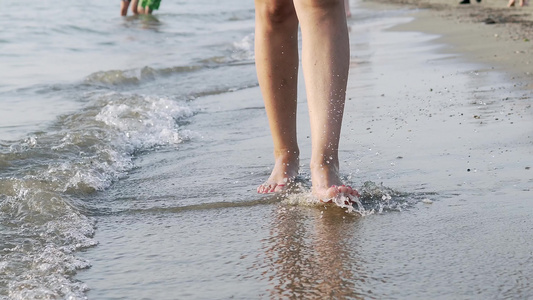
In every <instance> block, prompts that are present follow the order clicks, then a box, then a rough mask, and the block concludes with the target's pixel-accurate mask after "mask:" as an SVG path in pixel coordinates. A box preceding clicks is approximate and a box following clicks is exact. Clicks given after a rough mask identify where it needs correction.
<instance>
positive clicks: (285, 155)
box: [274, 148, 300, 162]
mask: <svg viewBox="0 0 533 300" xmlns="http://www.w3.org/2000/svg"><path fill="white" fill-rule="evenodd" d="M274 158H275V159H276V161H278V160H282V161H284V162H294V161H296V162H298V161H299V158H300V150H299V149H298V148H296V149H292V150H291V149H280V150H274Z"/></svg>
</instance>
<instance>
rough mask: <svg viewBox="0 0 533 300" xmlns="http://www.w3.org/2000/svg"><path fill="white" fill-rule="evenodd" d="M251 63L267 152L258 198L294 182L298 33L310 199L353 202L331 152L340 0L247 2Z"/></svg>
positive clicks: (336, 135) (339, 94) (337, 98)
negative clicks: (270, 153)
mask: <svg viewBox="0 0 533 300" xmlns="http://www.w3.org/2000/svg"><path fill="white" fill-rule="evenodd" d="M255 9H256V27H255V28H256V29H255V49H256V53H255V60H256V68H257V77H258V80H259V85H260V87H261V92H262V95H263V99H264V102H265V109H266V112H267V116H268V120H269V126H270V132H271V134H272V139H273V144H274V159H275V163H274V169H273V170H272V173H271V175H270V177H269V179H268V180H267V181H266V182H265V183H264V184H262V185H261V186H259V187H258V189H257V191H258V192H259V193H270V192H279V191H282V190H283V189H284V188H285V187H286V184H287V183H290V182H291V181H292V180H294V177H295V176H296V175H297V174H298V166H299V160H298V156H299V148H298V144H297V138H296V135H297V134H296V98H297V92H296V91H297V81H298V79H297V76H298V25H299V24H300V27H301V33H302V66H303V73H304V78H305V85H306V92H307V101H308V110H309V116H310V121H311V138H312V140H311V143H312V146H311V151H312V153H311V164H310V169H311V181H312V192H313V194H314V195H315V196H316V197H318V198H319V199H320V200H322V201H325V202H328V201H330V200H331V199H332V198H334V197H337V196H339V195H345V196H348V197H352V196H357V195H358V194H357V191H355V190H354V189H352V188H351V187H348V186H343V183H342V180H341V178H340V175H339V158H338V148H339V139H340V132H341V125H342V118H343V112H344V102H345V94H346V83H347V79H348V68H349V61H350V49H349V41H348V28H347V24H346V10H345V5H344V0H305V1H293V0H255Z"/></svg>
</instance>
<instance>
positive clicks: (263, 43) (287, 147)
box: [255, 0, 299, 193]
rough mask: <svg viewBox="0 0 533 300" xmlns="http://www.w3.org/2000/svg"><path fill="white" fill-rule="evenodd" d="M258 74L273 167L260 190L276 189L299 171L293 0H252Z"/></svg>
mask: <svg viewBox="0 0 533 300" xmlns="http://www.w3.org/2000/svg"><path fill="white" fill-rule="evenodd" d="M255 7H256V11H255V13H256V18H255V20H256V26H255V49H256V52H255V61H256V68H257V77H258V80H259V85H260V87H261V92H262V94H263V99H264V102H265V108H266V112H267V116H268V121H269V125H270V131H271V134H272V139H273V142H274V159H275V164H274V169H273V170H272V173H271V175H270V177H269V178H268V180H267V181H266V182H265V183H264V184H262V185H261V186H259V187H258V188H257V191H258V192H259V193H270V192H278V191H281V190H283V187H284V185H285V184H286V183H287V182H288V181H290V180H292V179H294V177H296V175H298V168H299V160H298V157H299V148H298V143H297V138H296V97H297V83H298V78H297V77H298V18H297V16H296V12H295V10H294V4H293V2H292V0H255Z"/></svg>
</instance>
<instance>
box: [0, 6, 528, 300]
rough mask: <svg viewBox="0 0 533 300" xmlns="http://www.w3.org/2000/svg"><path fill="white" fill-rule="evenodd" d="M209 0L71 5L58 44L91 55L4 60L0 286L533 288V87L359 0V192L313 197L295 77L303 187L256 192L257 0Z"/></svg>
mask: <svg viewBox="0 0 533 300" xmlns="http://www.w3.org/2000/svg"><path fill="white" fill-rule="evenodd" d="M217 3H218V2H216V3H215V2H213V1H207V0H206V1H197V2H194V3H189V2H175V3H170V2H168V6H167V2H162V7H161V10H160V11H158V12H157V13H156V15H154V17H153V18H134V17H128V18H120V17H117V16H116V13H117V10H118V3H116V4H117V5H110V4H108V3H105V2H104V1H96V3H95V8H93V9H95V10H96V9H98V10H100V11H103V12H104V13H102V14H96V15H92V14H90V11H88V12H87V11H84V10H83V9H82V8H81V7H76V6H72V7H71V8H69V9H68V10H67V11H68V13H66V14H65V16H67V17H65V20H63V21H54V22H57V24H56V23H48V25H49V27H47V28H45V29H43V31H44V32H46V33H48V34H50V35H52V37H53V39H54V40H58V41H61V43H63V44H67V43H72V41H71V40H69V39H67V38H66V37H70V36H71V35H72V33H68V30H70V29H72V28H73V26H74V25H72V24H73V23H75V22H73V21H72V20H76V19H81V18H80V16H79V14H84V13H85V14H86V15H85V16H90V17H88V18H89V21H92V22H90V23H91V25H86V27H87V28H85V29H84V30H81V31H82V32H85V33H83V34H82V36H81V37H78V38H80V40H84V41H86V43H88V44H89V45H88V46H85V47H84V46H83V45H84V44H82V43H80V42H78V43H74V44H76V45H78V46H79V48H80V49H78V50H77V51H79V52H81V53H82V54H83V55H81V54H80V56H78V55H77V54H72V55H65V61H67V62H68V61H75V62H80V63H79V64H78V67H79V69H72V70H70V69H69V68H67V67H64V69H61V68H53V70H54V72H51V73H50V74H49V75H47V76H44V75H40V74H39V72H43V68H44V69H46V68H48V67H50V66H55V65H56V64H57V63H56V62H54V61H53V60H52V59H50V60H45V61H41V60H37V62H33V63H28V66H27V69H17V68H15V65H16V63H15V62H13V60H9V59H8V58H6V57H2V58H0V62H1V63H2V64H3V65H6V66H8V67H10V70H13V71H12V72H15V73H14V74H15V75H16V74H18V75H17V76H18V77H17V76H13V78H12V80H11V81H9V80H3V81H2V82H4V84H3V85H2V86H1V87H0V95H1V96H2V98H1V99H2V100H0V101H1V103H2V104H5V105H6V107H9V108H10V109H11V112H10V113H8V112H7V111H6V110H2V111H3V114H5V115H8V116H10V117H11V119H10V120H15V119H18V120H22V121H21V122H20V123H14V122H13V121H7V120H8V119H5V118H2V119H1V121H0V122H3V123H2V124H1V126H0V132H1V133H2V139H1V141H0V143H1V145H0V146H1V147H2V148H1V149H2V151H1V153H0V168H1V169H0V171H1V173H0V189H1V196H0V237H1V238H0V299H2V298H5V299H37V298H41V299H58V298H59V299H60V298H70V299H83V298H88V299H500V298H505V299H507V298H510V299H527V298H531V297H533V282H532V280H531V278H533V269H532V268H531V267H530V265H531V264H532V263H533V250H532V249H533V242H531V239H530V238H529V237H530V236H532V234H533V226H532V225H531V224H532V222H531V212H532V211H533V204H532V202H531V200H532V193H531V188H532V187H533V173H532V172H533V171H532V170H531V167H532V164H533V162H532V161H531V157H532V154H533V153H532V152H533V151H532V150H531V149H533V148H532V147H531V146H532V143H533V131H532V128H533V110H532V108H531V96H532V93H531V91H528V90H523V89H521V88H520V84H519V83H518V84H517V83H516V82H512V81H511V80H510V79H509V78H508V77H507V74H506V73H505V72H503V71H502V70H498V69H495V68H493V67H492V66H485V65H478V64H473V63H471V62H468V61H466V60H465V59H464V58H463V57H461V56H460V55H459V54H457V53H454V52H453V49H449V48H448V47H447V46H446V45H443V44H439V43H438V41H436V39H437V37H436V36H432V35H427V34H422V33H419V32H402V31H395V30H393V27H394V25H397V24H401V23H404V22H408V21H409V20H410V17H409V15H408V14H407V11H403V10H383V11H374V10H370V9H368V8H366V7H364V6H363V5H361V3H359V2H356V1H352V3H351V5H352V12H353V13H354V16H353V17H352V18H351V19H350V21H349V25H350V28H351V31H350V35H351V53H352V54H351V65H352V68H351V71H350V72H351V73H350V78H349V85H348V101H347V105H346V113H345V122H344V127H343V137H342V143H341V162H342V164H341V172H342V174H343V176H344V178H345V180H346V182H347V183H348V184H351V185H352V186H355V187H357V188H358V189H359V190H360V192H361V193H362V194H363V197H362V198H361V202H362V204H363V206H364V211H362V212H361V213H358V212H351V213H348V212H346V210H345V209H341V208H338V207H334V206H332V205H319V204H317V203H315V202H313V201H312V199H311V197H310V196H309V186H310V181H309V169H308V165H307V164H308V161H309V157H310V153H309V149H310V138H309V129H308V128H309V126H308V117H307V109H306V101H305V92H304V89H303V83H302V84H301V93H300V97H299V102H298V103H299V111H298V117H299V119H298V122H299V124H298V126H299V133H300V136H299V139H300V140H299V142H300V146H301V151H302V155H301V163H302V166H301V176H300V178H299V186H298V188H297V189H296V190H295V191H293V192H291V193H289V194H288V195H281V196H270V195H267V196H264V195H258V194H256V193H255V188H256V186H257V185H259V184H260V183H261V182H262V181H263V180H264V179H266V178H267V177H268V175H269V173H270V168H271V163H272V157H271V156H272V155H271V140H270V135H269V132H268V125H267V120H266V116H265V113H264V109H263V104H262V99H261V95H260V91H259V89H258V87H257V86H256V79H255V68H254V65H253V47H252V45H253V3H247V4H246V5H243V4H240V5H220V4H217ZM44 6H45V7H47V6H46V5H44ZM80 6H81V5H80ZM232 7H234V8H235V7H237V8H238V9H232ZM48 9H52V8H48ZM52 10H53V9H52ZM35 14H37V11H35ZM42 17H43V18H45V17H44V16H42ZM35 20H38V18H35ZM89 21H87V20H85V21H83V22H81V24H86V23H85V22H87V23H89ZM95 21H101V22H95ZM104 21H105V22H104ZM0 22H1V21H0ZM13 22H15V21H13ZM54 24H56V25H54ZM76 26H77V27H83V26H81V25H80V24H77V25H76ZM37 27H38V26H37ZM102 27H104V28H102ZM65 28H66V29H65ZM69 28H70V29H69ZM73 30H77V31H76V32H77V34H79V32H80V31H79V28H78V29H73ZM65 31H66V32H67V33H66V35H65V36H63V35H62V34H65V33H64V32H65ZM94 31H96V33H95V32H94ZM58 32H59V33H58ZM19 35H22V33H21V34H19ZM91 37H92V38H91ZM12 39H14V37H6V36H5V33H4V35H0V40H2V41H13V40H12ZM3 43H4V44H3V45H4V46H5V45H7V46H5V47H8V48H9V47H15V45H17V43H15V42H12V44H10V43H8V42H3ZM53 45H55V44H53V43H50V45H49V46H50V47H52V46H53ZM60 45H62V44H59V45H58V46H57V48H58V49H68V48H66V47H64V46H60ZM18 47H22V48H23V49H26V48H24V47H23V46H20V45H19V46H18ZM30 48H31V49H33V48H32V47H28V49H27V51H28V52H31V53H33V52H32V51H30ZM18 52H19V56H16V55H15V54H13V57H15V58H17V59H19V60H20V64H22V61H26V59H25V57H24V54H23V53H24V51H18ZM73 52H74V53H77V52H76V51H73ZM4 53H6V52H4ZM51 53H57V49H55V48H54V49H52V50H47V49H46V48H45V49H43V50H40V51H36V54H35V57H39V56H40V57H43V58H48V57H54V56H53V55H52V54H51ZM153 53H157V55H152V54H153ZM49 55H51V56H49ZM87 56H89V57H90V58H91V61H92V62H88V61H87ZM98 57H101V58H102V59H103V60H104V61H102V60H100V59H98ZM15 61H16V60H15ZM4 77H5V78H8V77H9V76H2V78H4ZM9 78H11V77H9ZM17 78H19V79H17ZM32 103H41V105H42V107H43V109H38V107H36V106H35V105H33V104H32ZM8 104H10V105H8ZM25 110H26V111H27V113H23V112H24V111H25ZM32 112H34V113H35V114H36V115H40V116H41V117H42V119H39V120H36V119H35V118H32V117H30V116H31V113H32ZM39 112H40V113H39ZM25 116H26V117H27V118H24V117H25ZM362 215H363V216H362Z"/></svg>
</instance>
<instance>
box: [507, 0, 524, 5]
mask: <svg viewBox="0 0 533 300" xmlns="http://www.w3.org/2000/svg"><path fill="white" fill-rule="evenodd" d="M519 5H520V6H526V5H527V3H526V1H525V0H520V2H519ZM507 6H509V7H512V6H515V0H509V4H507Z"/></svg>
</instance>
